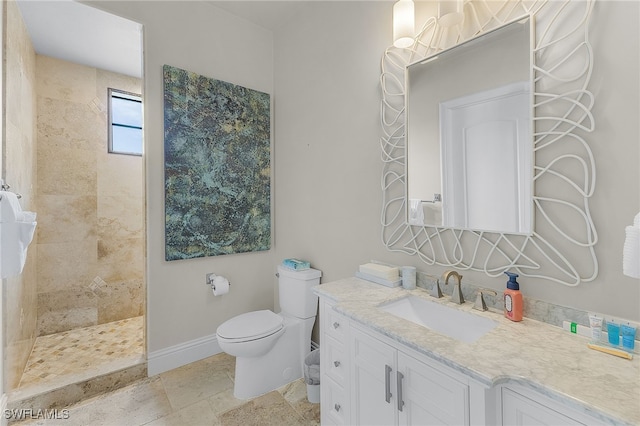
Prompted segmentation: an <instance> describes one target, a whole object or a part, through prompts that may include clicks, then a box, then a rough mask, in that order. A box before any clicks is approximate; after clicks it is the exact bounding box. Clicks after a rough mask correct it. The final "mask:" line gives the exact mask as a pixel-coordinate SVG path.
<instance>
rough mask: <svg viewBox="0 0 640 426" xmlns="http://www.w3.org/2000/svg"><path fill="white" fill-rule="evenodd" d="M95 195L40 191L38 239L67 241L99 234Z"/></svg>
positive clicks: (41, 240) (42, 242)
mask: <svg viewBox="0 0 640 426" xmlns="http://www.w3.org/2000/svg"><path fill="white" fill-rule="evenodd" d="M96 211H97V201H96V197H95V195H44V194H43V195H40V196H39V197H38V227H37V229H36V231H37V232H38V242H39V243H40V244H46V243H68V242H72V241H83V240H86V239H87V238H91V237H93V238H95V237H97V228H98V223H97V222H98V221H97V217H96Z"/></svg>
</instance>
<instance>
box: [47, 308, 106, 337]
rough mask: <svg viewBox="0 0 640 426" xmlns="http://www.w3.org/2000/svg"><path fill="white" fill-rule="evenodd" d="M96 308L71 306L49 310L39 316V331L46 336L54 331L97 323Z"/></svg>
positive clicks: (58, 331)
mask: <svg viewBox="0 0 640 426" xmlns="http://www.w3.org/2000/svg"><path fill="white" fill-rule="evenodd" d="M97 317H98V314H97V309H96V308H70V309H65V310H60V311H49V312H45V313H44V314H42V316H40V317H38V333H39V335H40V336H46V335H49V334H53V333H60V332H63V331H68V330H73V329H74V328H82V327H89V326H92V325H96V324H97Z"/></svg>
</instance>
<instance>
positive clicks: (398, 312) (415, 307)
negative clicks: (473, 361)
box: [378, 296, 498, 343]
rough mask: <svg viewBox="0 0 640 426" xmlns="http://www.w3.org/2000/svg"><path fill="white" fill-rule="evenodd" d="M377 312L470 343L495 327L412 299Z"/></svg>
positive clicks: (487, 321)
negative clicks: (386, 313) (385, 313)
mask: <svg viewBox="0 0 640 426" xmlns="http://www.w3.org/2000/svg"><path fill="white" fill-rule="evenodd" d="M378 308H379V309H381V310H383V311H385V312H388V313H390V314H392V315H395V316H397V317H400V318H404V319H406V320H408V321H411V322H413V323H415V324H418V325H421V326H423V327H426V328H428V329H430V330H433V331H435V332H436V333H440V334H444V335H445V336H449V337H451V338H454V339H456V340H460V341H462V342H466V343H473V342H475V341H476V340H478V339H479V338H480V337H482V336H484V335H485V334H486V333H488V332H489V331H491V330H493V329H494V328H495V327H496V326H497V325H498V323H497V322H495V321H493V320H491V319H489V318H485V317H481V316H480V315H474V314H471V313H469V312H465V311H461V310H458V309H455V308H451V307H448V306H445V305H441V304H440V303H435V302H432V301H429V300H426V299H422V298H420V297H416V296H407V297H403V298H402V299H398V300H394V301H393V302H387V303H383V304H381V305H379V306H378Z"/></svg>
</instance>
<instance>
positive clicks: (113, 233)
mask: <svg viewBox="0 0 640 426" xmlns="http://www.w3.org/2000/svg"><path fill="white" fill-rule="evenodd" d="M143 232H144V216H143V205H142V199H141V198H134V197H124V196H122V197H118V196H115V195H114V196H111V195H104V196H101V197H100V199H99V200H98V237H99V238H101V239H105V238H124V239H131V238H142V237H144V235H143Z"/></svg>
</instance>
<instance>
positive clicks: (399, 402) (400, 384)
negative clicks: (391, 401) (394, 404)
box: [397, 371, 404, 411]
mask: <svg viewBox="0 0 640 426" xmlns="http://www.w3.org/2000/svg"><path fill="white" fill-rule="evenodd" d="M402 379H404V375H403V374H402V373H401V372H399V371H398V375H397V385H398V411H402V407H403V406H404V401H403V400H402Z"/></svg>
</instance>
